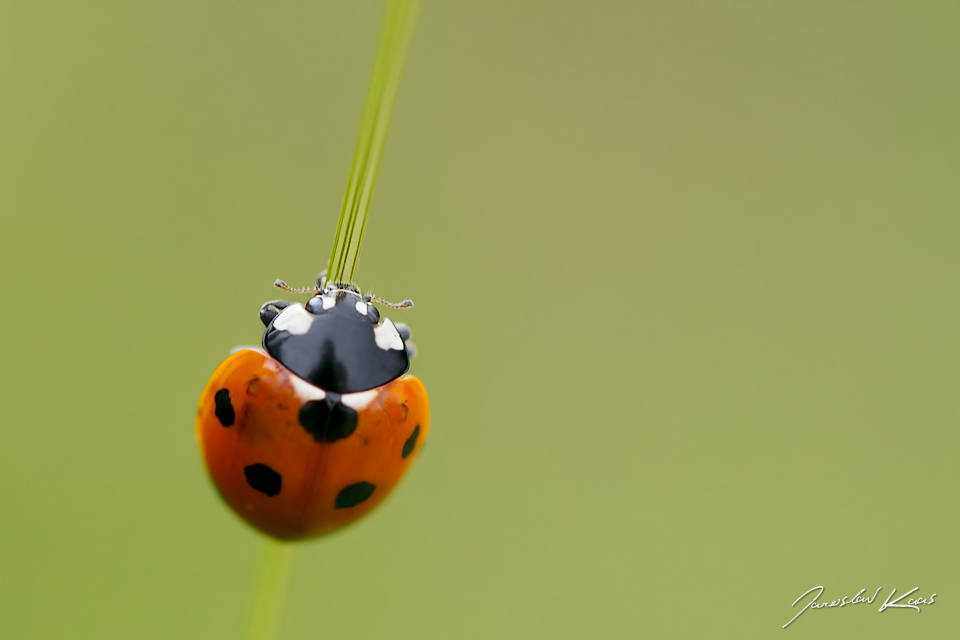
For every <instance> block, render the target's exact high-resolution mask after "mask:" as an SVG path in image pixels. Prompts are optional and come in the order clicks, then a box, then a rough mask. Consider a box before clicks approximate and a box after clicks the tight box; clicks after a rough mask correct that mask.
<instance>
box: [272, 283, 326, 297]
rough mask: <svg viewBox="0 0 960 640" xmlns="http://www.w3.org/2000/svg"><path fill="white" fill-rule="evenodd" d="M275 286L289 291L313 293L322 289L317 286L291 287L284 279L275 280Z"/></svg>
mask: <svg viewBox="0 0 960 640" xmlns="http://www.w3.org/2000/svg"><path fill="white" fill-rule="evenodd" d="M273 286H275V287H276V288H277V289H283V290H284V291H287V292H289V293H312V294H318V293H320V290H319V289H317V288H316V287H291V286H290V285H288V284H287V283H286V282H284V281H283V280H277V281H275V282H274V283H273Z"/></svg>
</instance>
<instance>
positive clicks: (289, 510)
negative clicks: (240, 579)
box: [196, 273, 430, 540]
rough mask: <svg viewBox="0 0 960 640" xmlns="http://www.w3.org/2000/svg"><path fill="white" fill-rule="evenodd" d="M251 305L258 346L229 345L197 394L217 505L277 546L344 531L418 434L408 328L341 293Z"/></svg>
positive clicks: (344, 287) (423, 434)
mask: <svg viewBox="0 0 960 640" xmlns="http://www.w3.org/2000/svg"><path fill="white" fill-rule="evenodd" d="M275 284H276V285H277V286H278V287H280V288H282V289H285V290H287V291H290V292H293V293H314V294H315V295H314V296H313V297H312V298H311V299H310V300H309V301H308V302H307V303H306V304H301V303H299V302H288V301H284V300H275V301H271V302H267V303H266V304H264V305H263V306H262V307H261V308H260V319H261V321H263V324H264V325H265V326H266V330H265V331H264V334H263V343H262V347H263V348H262V349H258V348H239V349H236V350H235V351H234V353H233V354H232V355H231V356H230V357H228V358H227V359H226V360H225V361H224V362H223V363H222V364H221V365H220V366H219V367H218V368H217V370H216V371H215V372H214V373H213V375H212V376H211V377H210V380H209V381H208V382H207V385H206V387H205V388H204V390H203V394H202V395H201V396H200V407H199V410H198V412H197V423H196V431H197V441H198V443H199V445H200V449H201V451H202V453H203V458H204V461H205V463H206V467H207V471H208V472H209V473H210V477H211V478H212V480H213V483H214V485H215V486H216V488H217V490H218V491H219V492H220V495H221V496H222V497H223V499H224V501H225V502H226V503H227V504H228V505H229V506H230V507H231V508H232V509H233V510H234V511H235V512H236V513H237V514H238V515H239V516H240V517H241V518H243V519H244V520H246V521H247V522H248V523H249V524H251V525H252V526H254V527H256V528H257V529H259V530H260V531H262V532H264V533H266V534H268V535H271V536H273V537H275V538H279V539H282V540H295V539H302V538H309V537H313V536H318V535H323V534H326V533H330V532H332V531H336V530H337V529H339V528H341V527H343V526H345V525H348V524H350V523H352V522H355V521H356V520H358V519H359V518H361V517H362V516H364V515H365V514H367V513H369V512H370V511H371V510H373V508H374V507H376V506H377V505H378V504H380V503H381V502H383V500H384V499H385V498H386V497H387V496H388V495H389V494H390V492H391V491H392V490H393V488H394V487H395V486H396V485H397V483H398V482H399V481H400V479H401V478H402V477H403V474H404V473H406V471H407V468H408V467H409V466H410V463H411V462H413V460H414V458H415V457H416V455H417V453H418V452H419V451H420V449H421V448H422V447H423V444H424V441H425V440H426V438H427V435H428V433H429V431H430V408H429V403H428V401H427V392H426V390H425V389H424V387H423V383H421V382H420V380H418V379H417V378H415V377H413V376H410V375H404V374H406V372H407V370H408V369H409V367H410V356H411V355H412V354H413V353H414V348H413V344H412V343H411V342H408V340H409V338H410V330H409V329H408V328H407V327H406V325H403V324H394V323H393V322H392V321H391V320H390V319H389V318H385V317H384V318H381V317H380V313H379V311H378V310H377V308H376V307H375V306H374V305H373V302H379V303H381V304H385V305H387V306H391V307H395V308H403V307H411V306H413V303H412V302H410V301H409V300H405V301H403V302H402V303H399V304H391V303H388V302H386V301H384V300H381V299H379V298H374V297H373V296H369V295H366V296H365V295H363V294H361V292H360V290H359V289H358V288H357V287H355V286H353V285H349V284H342V283H327V282H326V275H325V273H321V274H320V278H318V282H317V287H316V288H309V289H291V288H290V287H287V286H286V284H284V283H283V282H282V281H280V280H278V281H277V282H276V283H275Z"/></svg>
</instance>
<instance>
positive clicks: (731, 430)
mask: <svg viewBox="0 0 960 640" xmlns="http://www.w3.org/2000/svg"><path fill="white" fill-rule="evenodd" d="M64 4H65V3H64ZM381 9H382V6H381V5H380V4H379V3H377V2H360V3H348V2H339V3H305V2H297V3H265V2H248V3H242V4H236V3H229V2H205V3H195V2H165V3H142V4H141V3H136V4H134V3H127V4H120V3H95V4H88V5H87V6H84V7H78V6H58V5H55V4H51V3H4V4H3V5H0V266H2V276H0V291H2V299H3V305H4V311H3V313H2V314H0V328H2V334H3V336H4V337H5V344H4V348H3V357H4V364H3V367H2V384H0V452H2V459H3V464H2V465H0V487H2V489H0V496H2V508H0V637H3V638H16V639H21V638H98V639H106V638H123V639H128V638H158V639H159V638H163V639H167V638H205V639H224V640H226V639H232V638H237V637H238V634H239V633H240V631H241V626H242V623H243V620H244V612H245V610H246V608H247V606H248V605H247V603H248V598H249V593H250V588H251V581H252V579H253V577H254V575H255V570H256V564H257V557H258V554H259V553H260V549H261V547H262V542H261V538H260V537H259V536H258V535H257V534H256V533H254V532H253V531H251V530H249V529H248V528H246V527H245V526H244V525H242V524H241V523H240V522H239V521H238V520H237V519H236V518H235V517H234V516H233V515H232V514H231V513H230V512H228V511H227V509H226V508H225V507H224V506H223V505H222V504H221V503H220V502H219V500H218V499H217V497H216V495H215V493H214V491H213V489H212V488H211V486H210V484H209V483H208V481H207V480H206V477H205V473H204V471H203V469H202V466H201V461H200V457H199V454H198V451H197V449H196V445H195V443H194V437H193V416H194V411H195V407H196V402H197V398H198V396H199V394H200V391H201V389H202V387H203V385H204V382H205V380H206V378H207V377H208V376H209V375H210V373H211V372H212V371H213V370H214V368H215V367H216V366H217V364H218V363H219V362H220V361H221V360H222V359H223V358H224V357H225V356H226V354H227V353H228V351H229V349H230V348H231V347H233V346H234V345H238V344H252V343H256V342H257V341H259V337H260V332H261V325H260V323H259V321H258V319H257V310H258V308H259V306H260V304H261V303H262V302H263V301H265V300H268V299H272V298H274V297H275V296H276V294H275V291H274V290H273V289H272V288H271V286H270V285H271V283H272V282H273V280H274V279H275V278H283V279H285V280H287V281H289V282H291V283H294V284H303V285H307V284H310V283H311V281H312V280H313V278H314V277H315V276H316V273H317V272H318V271H319V270H320V269H321V268H322V267H323V266H324V265H325V263H326V260H327V258H328V255H329V248H330V244H331V241H332V236H333V233H334V230H335V227H336V219H337V215H338V213H339V208H340V202H341V198H342V195H343V189H344V185H345V183H346V176H347V171H348V168H349V162H350V158H351V155H352V151H353V144H354V139H355V135H356V131H357V128H358V125H359V119H360V113H361V108H362V104H363V99H364V95H365V90H366V85H367V81H368V78H369V71H370V69H371V66H372V62H373V54H374V50H375V46H376V40H377V33H378V29H379V22H380V17H381V15H382V11H381ZM958 33H960V8H958V6H957V5H955V4H947V3H940V4H936V5H935V4H933V3H927V4H922V3H921V4H916V3H914V4H910V5H900V4H893V3H816V4H812V5H801V4H800V3H757V2H751V3H747V2H740V3H713V4H712V5H711V4H691V3H633V2H629V3H628V2H619V3H614V2H610V3H603V4H601V3H590V2H579V3H570V2H564V3H544V2H539V3H534V2H515V1H511V2H473V3H441V2H427V3H426V4H425V6H424V7H423V8H422V11H421V16H420V21H419V24H418V28H417V32H416V34H415V36H414V41H413V45H412V49H411V52H410V56H409V59H408V64H407V71H406V74H405V77H404V81H403V86H402V88H401V92H400V96H399V101H398V104H397V108H396V111H395V114H394V119H393V128H392V131H391V135H390V139H389V141H388V144H387V150H386V155H385V157H384V162H383V165H382V171H381V175H380V180H379V183H378V188H377V192H376V195H375V197H374V201H373V210H372V214H371V219H370V223H369V226H368V230H367V240H366V243H365V247H364V253H363V259H362V261H361V266H360V284H361V285H362V286H363V287H364V288H367V289H373V291H374V292H375V293H377V294H380V295H382V296H384V297H386V298H393V299H398V298H405V297H410V298H413V299H414V300H415V301H416V302H417V307H416V309H414V310H412V311H409V312H394V313H393V314H392V315H393V316H394V317H397V316H399V315H401V314H402V315H403V318H402V320H403V321H405V322H408V323H409V324H411V325H412V327H413V330H414V337H415V340H416V342H417V344H418V346H419V347H420V351H421V355H420V357H419V359H418V360H417V361H416V362H415V365H414V372H415V373H416V374H417V375H419V376H420V377H421V378H422V379H423V380H424V381H425V383H426V385H427V388H428V389H429V391H430V393H431V398H432V407H433V427H432V429H433V430H432V439H431V442H430V445H429V446H428V447H427V449H426V451H425V453H424V456H423V457H422V459H421V460H420V461H419V462H418V464H417V465H416V466H415V467H414V468H413V470H412V472H411V474H410V476H409V477H408V478H407V479H406V481H405V482H404V484H403V485H402V486H401V488H400V489H399V491H398V492H397V493H396V494H395V495H394V497H393V498H392V499H391V500H390V501H389V502H388V503H387V504H386V505H384V507H382V508H381V509H380V510H379V511H378V512H376V513H375V514H374V515H372V516H371V517H369V518H368V519H366V520H365V521H363V522H362V523H360V524H358V525H356V526H355V527H353V528H351V529H349V530H347V531H346V532H344V533H342V534H338V535H335V536H333V537H330V538H327V539H323V540H320V541H317V542H313V543H309V544H303V545H300V546H299V547H298V548H297V551H296V555H295V558H294V565H295V566H294V569H293V575H292V583H291V590H290V597H289V600H288V608H287V612H286V615H285V617H284V622H283V630H282V637H283V638H285V639H308V638H309V639H313V638H385V637H390V638H397V639H400V638H417V639H424V638H439V639H449V638H476V639H484V640H486V639H489V638H637V637H657V638H668V637H669V638H704V637H731V638H734V637H735V638H763V637H772V636H773V635H774V634H787V635H791V636H796V637H804V638H848V637H871V638H902V637H912V638H944V637H949V636H950V635H951V634H954V633H956V631H957V629H958V628H960V612H958V597H960V577H958V576H960V571H958V568H960V567H958V560H960V553H958V546H957V544H956V541H957V534H958V525H960V520H958V517H957V489H958V472H957V463H956V454H957V446H958V435H957V426H958V418H960V406H958V394H957V383H958V379H960V369H958V363H960V357H958V356H960V339H958V326H960V302H958V295H957V294H958V286H957V283H958V280H960V258H958V233H960V215H958V213H960V195H958V193H960V191H958V170H960V125H958V115H957V114H958V113H960V83H958V82H957V63H958V60H960V38H958V37H957V34H958ZM817 585H825V586H826V592H825V594H824V597H823V598H822V600H826V601H829V600H831V599H834V598H838V597H840V596H844V595H846V596H853V595H854V594H855V593H856V592H857V591H859V590H860V589H863V588H866V589H867V590H868V592H873V591H874V590H875V589H876V588H877V587H883V591H882V592H881V593H882V595H881V599H883V598H885V597H886V595H887V594H888V593H889V592H890V590H891V589H892V588H894V587H896V588H897V589H898V593H900V592H903V591H905V590H909V589H912V588H913V587H915V586H919V587H920V591H919V592H917V594H916V595H920V594H923V595H927V596H928V595H929V594H930V593H932V592H936V593H937V594H938V595H937V602H936V604H935V605H934V606H931V607H925V608H924V611H923V613H922V614H920V615H918V614H917V613H916V612H914V611H912V610H893V611H889V610H888V611H886V612H884V613H883V614H879V615H878V614H877V612H876V609H877V608H878V605H879V603H877V604H875V605H859V606H855V607H848V608H843V609H833V610H825V611H807V612H806V613H805V614H803V616H802V617H801V618H800V619H799V620H798V621H797V622H796V623H794V625H793V626H791V627H790V628H788V629H787V630H786V631H783V630H781V626H782V625H783V624H784V623H786V622H787V621H788V620H789V619H790V618H791V617H792V616H793V615H794V613H795V612H796V609H791V607H790V604H791V603H792V602H793V601H794V599H796V598H797V597H798V596H799V595H800V594H801V593H803V592H804V591H806V590H807V589H809V588H811V587H814V586H817Z"/></svg>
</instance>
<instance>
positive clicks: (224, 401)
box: [213, 389, 237, 427]
mask: <svg viewBox="0 0 960 640" xmlns="http://www.w3.org/2000/svg"><path fill="white" fill-rule="evenodd" d="M213 401H214V402H215V403H216V404H217V408H216V409H214V410H213V413H214V414H216V416H217V420H219V421H220V424H222V425H223V426H225V427H229V426H230V425H232V424H233V421H234V420H236V419H237V414H236V413H235V412H234V411H233V404H231V402H230V390H229V389H220V391H217V393H216V395H214V396H213Z"/></svg>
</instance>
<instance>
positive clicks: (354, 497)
mask: <svg viewBox="0 0 960 640" xmlns="http://www.w3.org/2000/svg"><path fill="white" fill-rule="evenodd" d="M376 488H377V485H375V484H370V483H369V482H358V483H356V484H351V485H350V486H348V487H344V488H343V489H341V490H340V493H338V494H337V501H336V502H335V503H334V506H335V507H336V508H337V509H349V508H350V507H355V506H357V505H358V504H360V503H361V502H363V501H364V500H366V499H367V498H369V497H370V496H372V495H373V491H374V489H376Z"/></svg>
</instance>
